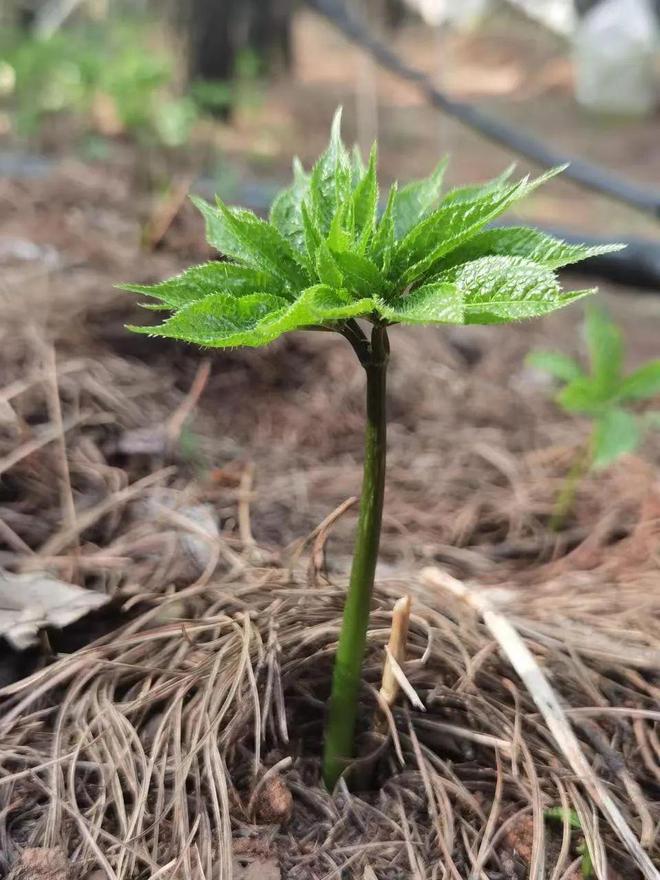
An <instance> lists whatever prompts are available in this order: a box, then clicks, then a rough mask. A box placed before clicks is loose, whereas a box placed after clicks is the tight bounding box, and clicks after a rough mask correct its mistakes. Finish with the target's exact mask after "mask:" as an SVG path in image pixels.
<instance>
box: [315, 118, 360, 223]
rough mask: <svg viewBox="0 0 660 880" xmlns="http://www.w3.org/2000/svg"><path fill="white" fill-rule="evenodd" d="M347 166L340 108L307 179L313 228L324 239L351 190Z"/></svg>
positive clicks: (348, 164)
mask: <svg viewBox="0 0 660 880" xmlns="http://www.w3.org/2000/svg"><path fill="white" fill-rule="evenodd" d="M351 178H352V170H351V163H350V159H349V156H348V153H347V152H346V148H345V147H344V145H343V143H342V141H341V108H339V109H338V110H337V112H336V113H335V116H334V119H333V121H332V130H331V133H330V143H329V144H328V147H327V149H326V151H325V152H324V153H323V155H322V156H321V158H320V159H319V160H318V162H317V163H316V165H315V166H314V169H313V170H312V176H311V179H310V187H309V192H310V207H311V213H312V217H313V219H314V222H315V224H316V225H317V226H318V228H319V229H320V230H321V232H322V233H323V234H324V235H327V233H328V232H329V230H330V225H331V223H332V218H333V217H334V216H335V212H336V211H337V208H338V207H339V206H340V205H341V204H343V202H344V201H345V199H346V198H347V197H348V195H349V192H350V188H351Z"/></svg>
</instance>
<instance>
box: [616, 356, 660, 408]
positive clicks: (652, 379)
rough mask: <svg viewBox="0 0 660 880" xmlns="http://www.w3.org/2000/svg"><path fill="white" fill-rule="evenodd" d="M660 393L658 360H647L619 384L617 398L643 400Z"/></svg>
mask: <svg viewBox="0 0 660 880" xmlns="http://www.w3.org/2000/svg"><path fill="white" fill-rule="evenodd" d="M657 394H660V360H655V361H649V363H647V364H644V366H642V367H640V368H639V369H638V370H635V371H634V372H633V373H630V375H629V376H626V378H625V379H623V381H622V382H621V384H620V385H619V391H618V393H617V399H618V400H645V399H647V398H649V397H655V396H656V395H657Z"/></svg>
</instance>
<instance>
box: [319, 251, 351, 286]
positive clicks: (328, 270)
mask: <svg viewBox="0 0 660 880" xmlns="http://www.w3.org/2000/svg"><path fill="white" fill-rule="evenodd" d="M316 274H317V275H318V277H319V280H320V281H321V283H322V284H327V285H329V286H330V287H342V286H343V281H344V276H343V275H342V272H341V270H340V268H339V266H338V265H337V263H336V262H335V258H334V257H333V255H332V254H331V253H330V248H329V247H328V245H327V244H326V243H325V242H324V241H322V242H321V244H320V245H319V247H318V250H317V251H316Z"/></svg>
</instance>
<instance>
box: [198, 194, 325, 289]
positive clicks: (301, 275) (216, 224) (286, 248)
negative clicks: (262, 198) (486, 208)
mask: <svg viewBox="0 0 660 880" xmlns="http://www.w3.org/2000/svg"><path fill="white" fill-rule="evenodd" d="M194 202H195V205H196V206H197V207H198V208H199V210H200V211H201V212H202V214H203V215H204V218H205V220H206V231H207V237H208V241H209V243H210V244H212V245H213V247H215V248H217V249H218V250H219V251H221V252H222V253H223V254H225V255H226V256H228V257H231V258H232V259H234V260H236V261H238V262H240V263H244V264H246V265H247V266H250V267H251V268H253V269H257V270H259V271H263V272H267V273H268V274H270V275H273V276H275V277H276V278H279V279H281V280H282V281H284V282H285V283H286V284H288V285H290V286H291V287H293V288H294V289H295V288H299V287H301V286H304V285H306V284H307V283H308V280H309V279H308V278H307V275H306V273H305V271H304V269H303V267H302V266H301V265H300V262H299V261H298V259H297V258H296V255H295V253H294V251H293V249H292V247H291V245H290V244H289V242H288V241H287V240H286V239H285V238H283V237H282V235H281V233H280V232H279V231H278V230H277V229H275V227H274V226H271V225H270V223H266V222H265V221H264V220H261V219H260V218H259V217H257V216H256V215H255V214H253V213H252V212H251V211H245V210H243V209H240V208H228V207H227V205H225V204H224V203H223V202H222V201H220V199H218V200H217V207H215V208H214V207H212V206H211V205H209V204H208V203H207V202H205V201H204V200H203V199H194Z"/></svg>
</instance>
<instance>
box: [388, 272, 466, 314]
mask: <svg viewBox="0 0 660 880" xmlns="http://www.w3.org/2000/svg"><path fill="white" fill-rule="evenodd" d="M378 311H379V314H380V315H381V316H382V317H383V318H385V319H386V320H388V321H389V322H391V323H393V324H462V323H463V321H464V308H463V294H462V293H461V291H460V290H459V289H458V288H457V287H456V285H454V284H448V283H445V284H443V283H440V282H436V283H434V284H425V285H424V286H422V287H418V288H417V290H414V291H413V292H412V293H410V294H408V296H401V297H398V298H397V299H395V300H393V301H392V302H391V303H388V304H383V305H380V306H379V309H378Z"/></svg>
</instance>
